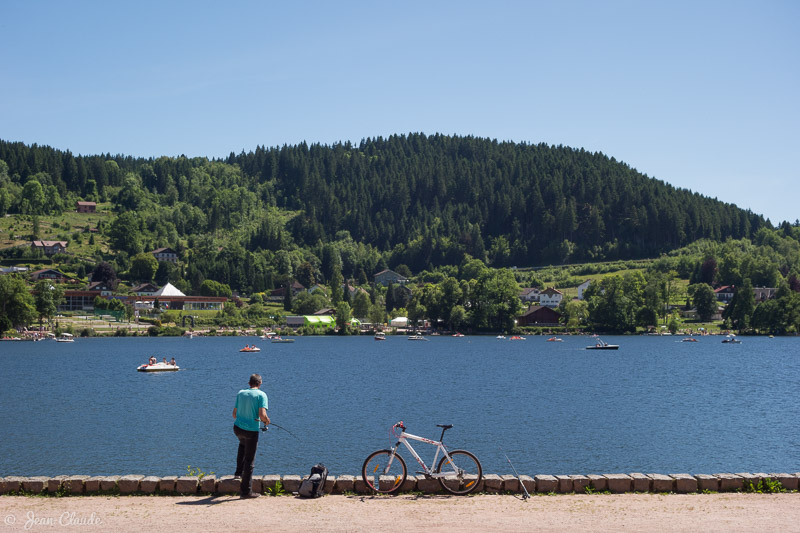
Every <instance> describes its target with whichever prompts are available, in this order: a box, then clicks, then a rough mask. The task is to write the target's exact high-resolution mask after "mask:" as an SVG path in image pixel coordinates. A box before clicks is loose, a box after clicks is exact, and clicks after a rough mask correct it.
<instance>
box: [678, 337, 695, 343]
mask: <svg viewBox="0 0 800 533" xmlns="http://www.w3.org/2000/svg"><path fill="white" fill-rule="evenodd" d="M681 342H697V339H695V338H694V337H684V338H682V339H681Z"/></svg>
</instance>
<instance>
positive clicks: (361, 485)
mask: <svg viewBox="0 0 800 533" xmlns="http://www.w3.org/2000/svg"><path fill="white" fill-rule="evenodd" d="M353 490H354V491H355V492H356V494H370V493H371V492H372V489H370V488H369V487H368V486H367V484H366V483H365V482H364V478H362V477H361V476H358V477H356V478H355V479H354V480H353Z"/></svg>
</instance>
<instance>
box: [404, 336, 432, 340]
mask: <svg viewBox="0 0 800 533" xmlns="http://www.w3.org/2000/svg"><path fill="white" fill-rule="evenodd" d="M408 340H410V341H426V340H428V339H426V338H425V337H423V336H422V335H409V336H408Z"/></svg>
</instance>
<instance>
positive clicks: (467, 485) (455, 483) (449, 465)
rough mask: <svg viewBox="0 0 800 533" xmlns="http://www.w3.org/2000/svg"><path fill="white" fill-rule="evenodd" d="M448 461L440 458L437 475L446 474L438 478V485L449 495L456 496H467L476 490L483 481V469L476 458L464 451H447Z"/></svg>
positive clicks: (445, 458)
mask: <svg viewBox="0 0 800 533" xmlns="http://www.w3.org/2000/svg"><path fill="white" fill-rule="evenodd" d="M447 453H449V454H450V459H452V461H448V459H447V457H442V460H441V461H439V466H437V467H436V472H437V473H444V474H447V476H446V477H440V478H439V484H441V485H442V488H443V489H444V490H446V491H447V492H449V493H450V494H456V495H458V496H461V495H464V494H469V493H470V492H472V491H474V490H475V489H477V488H478V486H479V485H480V484H481V480H482V479H483V468H482V467H481V462H480V461H478V458H477V457H475V456H474V455H472V454H471V453H470V452H468V451H466V450H453V451H448V452H447Z"/></svg>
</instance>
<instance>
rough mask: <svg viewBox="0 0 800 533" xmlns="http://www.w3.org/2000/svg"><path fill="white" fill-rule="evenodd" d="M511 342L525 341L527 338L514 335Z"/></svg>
mask: <svg viewBox="0 0 800 533" xmlns="http://www.w3.org/2000/svg"><path fill="white" fill-rule="evenodd" d="M509 340H512V341H524V340H526V339H525V337H522V336H520V335H512V336H511V339H509Z"/></svg>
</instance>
